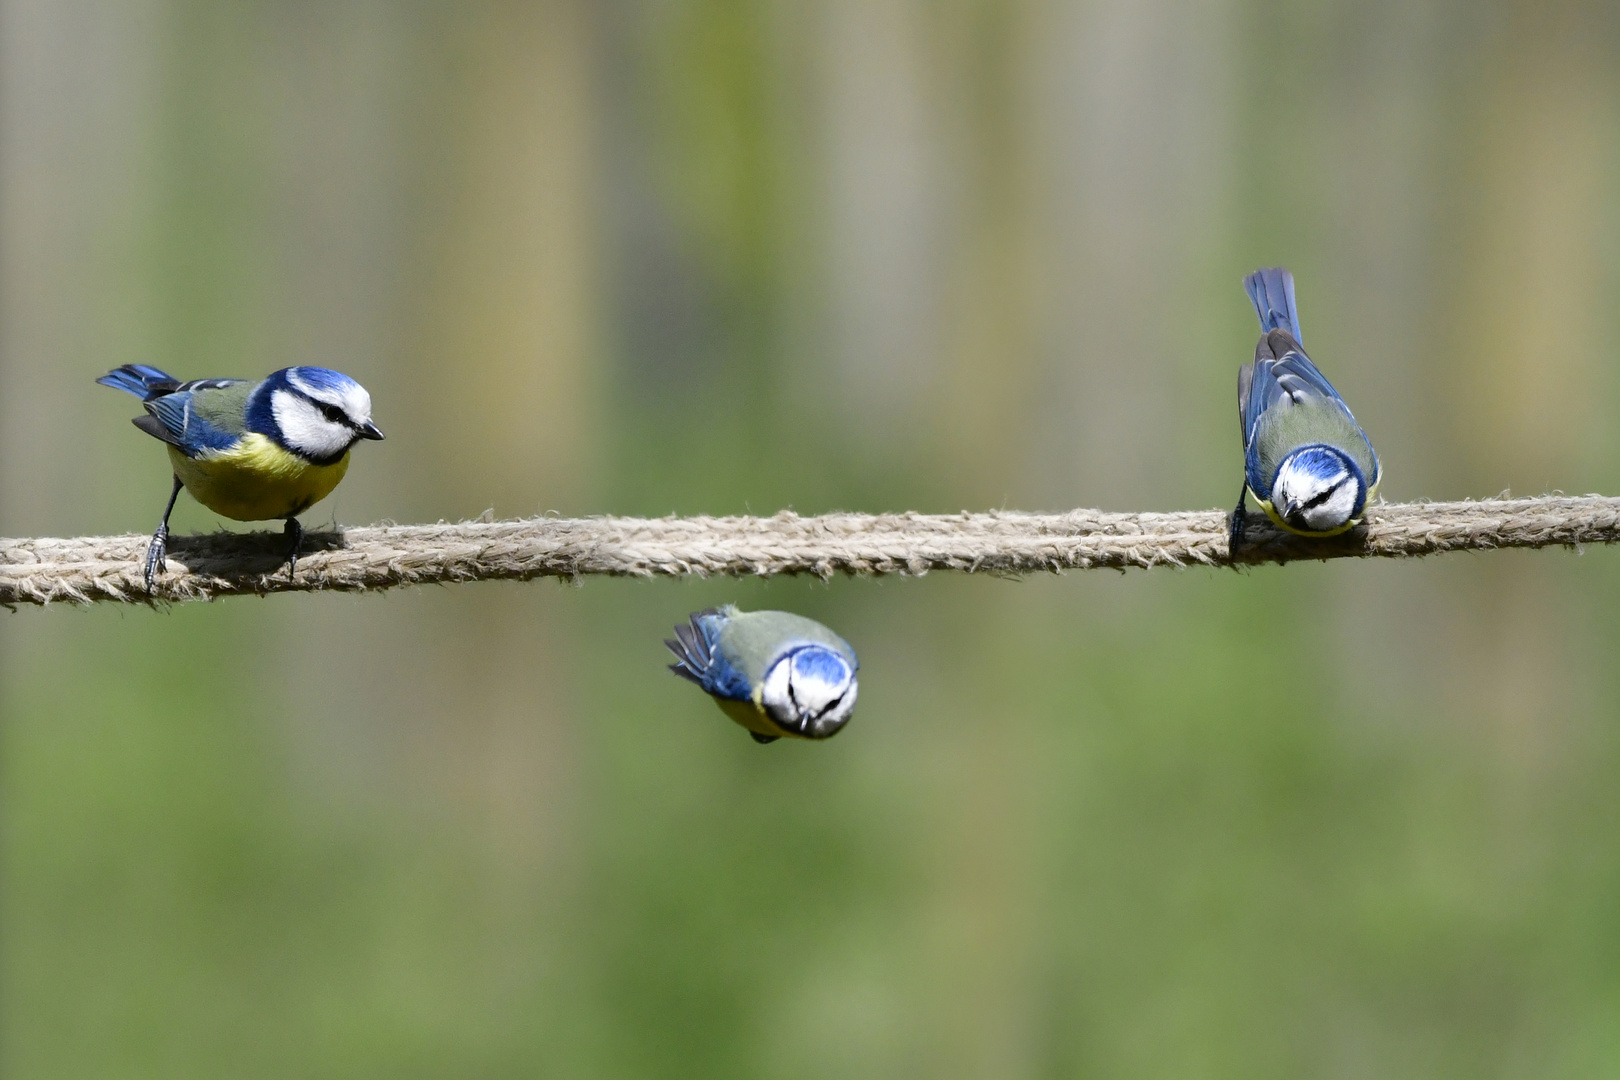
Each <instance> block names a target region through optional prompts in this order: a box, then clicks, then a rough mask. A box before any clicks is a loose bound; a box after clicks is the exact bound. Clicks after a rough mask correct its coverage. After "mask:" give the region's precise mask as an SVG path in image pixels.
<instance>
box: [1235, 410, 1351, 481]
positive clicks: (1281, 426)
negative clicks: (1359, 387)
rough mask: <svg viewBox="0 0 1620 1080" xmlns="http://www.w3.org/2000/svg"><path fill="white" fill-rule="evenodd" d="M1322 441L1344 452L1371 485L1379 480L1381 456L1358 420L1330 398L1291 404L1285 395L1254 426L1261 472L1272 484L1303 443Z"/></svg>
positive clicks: (1255, 448) (1256, 452)
mask: <svg viewBox="0 0 1620 1080" xmlns="http://www.w3.org/2000/svg"><path fill="white" fill-rule="evenodd" d="M1312 443H1321V444H1323V445H1325V446H1331V447H1333V448H1334V449H1335V450H1339V451H1341V452H1343V453H1344V455H1345V456H1346V457H1348V458H1349V459H1350V460H1351V461H1354V462H1355V463H1356V467H1357V468H1359V469H1360V470H1361V474H1362V475H1363V476H1365V477H1366V478H1367V485H1368V486H1369V487H1372V486H1375V485H1376V484H1377V483H1378V459H1377V458H1376V457H1375V456H1374V455H1373V452H1372V448H1371V447H1369V446H1368V445H1367V438H1366V436H1364V435H1363V434H1362V433H1361V428H1360V427H1358V426H1357V425H1356V422H1355V421H1354V420H1352V419H1351V418H1350V417H1349V416H1348V415H1346V413H1345V411H1344V409H1343V408H1341V407H1340V406H1339V404H1338V403H1337V402H1335V401H1333V400H1331V399H1329V398H1322V397H1307V398H1303V399H1301V400H1299V401H1296V402H1293V403H1292V404H1290V403H1288V400H1287V399H1286V398H1284V399H1283V401H1282V402H1281V403H1279V404H1277V405H1274V406H1272V407H1271V408H1269V409H1267V410H1266V411H1265V413H1264V414H1263V415H1261V417H1260V419H1259V422H1258V423H1257V424H1256V425H1255V432H1254V451H1255V454H1256V456H1257V457H1258V459H1259V463H1260V475H1261V476H1262V477H1263V478H1264V479H1265V482H1266V483H1267V484H1269V483H1270V482H1271V480H1272V478H1273V477H1275V476H1276V475H1277V469H1278V467H1279V466H1281V465H1282V461H1283V458H1285V457H1287V456H1288V454H1289V453H1290V452H1291V451H1293V450H1296V449H1298V448H1299V447H1301V446H1308V445H1310V444H1312Z"/></svg>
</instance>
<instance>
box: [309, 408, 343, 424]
mask: <svg viewBox="0 0 1620 1080" xmlns="http://www.w3.org/2000/svg"><path fill="white" fill-rule="evenodd" d="M315 407H316V408H317V409H320V410H321V415H322V416H324V417H326V418H327V419H328V420H330V421H332V423H334V424H347V423H348V422H349V418H348V417H347V416H345V415H344V414H343V410H342V409H340V408H338V407H337V406H336V405H323V404H319V403H317V404H316V406H315Z"/></svg>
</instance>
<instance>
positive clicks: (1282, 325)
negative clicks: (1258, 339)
mask: <svg viewBox="0 0 1620 1080" xmlns="http://www.w3.org/2000/svg"><path fill="white" fill-rule="evenodd" d="M1243 288H1244V290H1245V291H1246V292H1248V294H1249V301H1250V302H1251V303H1252V304H1254V313H1255V314H1256V315H1258V316H1260V332H1261V333H1262V334H1269V333H1271V331H1273V330H1278V329H1282V330H1287V331H1288V332H1289V333H1290V334H1293V335H1294V340H1295V341H1297V342H1299V343H1300V344H1301V345H1303V344H1305V339H1304V337H1302V336H1301V335H1300V332H1299V309H1298V308H1296V307H1295V306H1294V275H1293V274H1290V273H1289V272H1288V271H1287V270H1284V269H1283V268H1282V267H1280V266H1272V267H1267V268H1266V269H1264V270H1256V271H1255V272H1254V273H1252V274H1250V275H1249V276H1248V277H1246V278H1244V279H1243Z"/></svg>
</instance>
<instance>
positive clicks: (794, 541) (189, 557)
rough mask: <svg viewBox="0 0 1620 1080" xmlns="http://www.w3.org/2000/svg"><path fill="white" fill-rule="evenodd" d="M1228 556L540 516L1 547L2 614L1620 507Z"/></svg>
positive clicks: (787, 519)
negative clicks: (149, 551)
mask: <svg viewBox="0 0 1620 1080" xmlns="http://www.w3.org/2000/svg"><path fill="white" fill-rule="evenodd" d="M1247 522H1248V524H1247V533H1246V542H1245V544H1244V545H1243V546H1242V548H1241V550H1240V551H1239V552H1238V553H1237V558H1235V559H1234V558H1232V557H1231V555H1230V554H1229V553H1228V551H1227V516H1226V514H1225V513H1224V512H1222V511H1219V510H1195V511H1185V512H1179V513H1170V514H1110V513H1103V512H1101V511H1097V510H1072V511H1070V512H1068V513H1066V514H1028V513H1021V512H1016V511H991V512H989V513H966V512H963V513H960V514H916V513H904V514H826V515H823V516H820V517H800V516H798V515H797V514H794V513H792V512H790V511H783V512H782V513H779V514H777V515H776V516H774V517H768V518H757V517H691V518H681V517H667V518H651V519H649V518H626V517H591V518H530V519H524V520H519V521H494V522H486V521H465V522H460V523H457V524H444V523H441V524H438V525H382V526H369V527H366V528H354V529H344V528H339V529H336V530H332V531H327V532H310V533H307V534H306V535H305V540H304V548H303V553H302V554H301V555H300V556H299V559H298V566H297V572H296V574H295V575H293V576H292V577H291V578H290V579H289V577H288V575H287V572H286V567H285V561H284V558H283V553H284V547H283V544H284V541H283V539H282V537H281V534H280V533H279V532H278V533H227V532H218V533H210V534H202V535H196V536H176V537H173V538H171V539H170V541H169V563H168V572H167V573H165V574H163V575H162V576H161V577H160V578H159V580H158V583H157V587H156V588H155V589H154V590H153V591H152V592H150V593H148V592H147V590H146V588H145V587H144V586H143V584H142V582H141V573H140V559H141V557H142V554H143V553H144V552H145V550H146V544H147V540H148V537H146V536H144V535H133V534H131V535H125V536H92V537H79V538H76V539H52V538H38V539H21V540H4V539H0V603H3V604H6V605H16V604H22V603H28V604H47V603H50V602H52V601H68V602H73V603H90V602H93V601H97V600H119V601H125V602H137V603H152V602H162V601H179V600H206V599H212V598H213V597H217V596H230V595H234V594H238V593H256V594H263V593H271V592H307V591H315V590H322V589H338V590H344V591H351V592H354V591H361V590H368V589H388V588H393V587H394V586H397V585H421V584H428V583H440V584H443V583H448V582H456V581H485V580H491V579H506V580H517V581H526V580H528V579H530V578H536V577H560V578H578V577H582V576H584V575H586V574H611V575H617V576H621V577H655V576H659V575H665V576H669V577H683V576H687V575H696V576H698V577H709V576H713V575H732V576H742V575H755V576H759V577H771V576H773V575H777V574H814V575H816V576H818V577H820V578H823V579H827V578H831V577H833V576H834V575H836V574H840V573H842V574H851V575H866V574H909V575H914V576H915V575H922V574H926V573H928V572H929V571H931V570H960V571H963V572H966V573H991V574H1004V575H1016V574H1028V573H1035V572H1052V573H1061V572H1062V571H1065V570H1092V569H1101V568H1106V569H1113V570H1125V569H1128V568H1131V567H1142V568H1149V567H1154V566H1188V565H1203V566H1233V565H1256V564H1261V563H1286V562H1291V561H1294V560H1296V559H1331V558H1344V557H1352V556H1354V557H1370V556H1378V557H1384V558H1407V557H1412V556H1417V555H1434V554H1438V553H1440V552H1444V551H1462V550H1482V549H1488V548H1504V547H1528V548H1539V547H1547V546H1549V545H1555V544H1556V545H1562V546H1574V545H1580V544H1598V543H1603V544H1607V543H1613V542H1615V541H1616V540H1620V498H1607V497H1603V496H1597V495H1587V496H1582V497H1578V498H1571V497H1565V496H1543V497H1541V498H1535V499H1485V500H1482V501H1479V502H1453V503H1398V504H1385V505H1379V506H1375V507H1373V508H1372V509H1371V510H1370V511H1369V512H1368V514H1367V517H1366V521H1365V522H1364V523H1363V524H1362V525H1361V526H1359V527H1357V528H1356V529H1355V530H1353V531H1352V532H1350V533H1347V534H1345V535H1344V536H1342V537H1335V538H1332V539H1328V540H1311V539H1306V538H1303V537H1298V536H1293V535H1292V534H1289V533H1285V532H1283V531H1281V530H1279V529H1277V528H1275V527H1274V526H1273V525H1272V524H1271V523H1270V522H1269V521H1267V520H1266V519H1264V518H1263V517H1260V516H1259V515H1256V514H1252V513H1251V514H1250V515H1249V516H1248V519H1247Z"/></svg>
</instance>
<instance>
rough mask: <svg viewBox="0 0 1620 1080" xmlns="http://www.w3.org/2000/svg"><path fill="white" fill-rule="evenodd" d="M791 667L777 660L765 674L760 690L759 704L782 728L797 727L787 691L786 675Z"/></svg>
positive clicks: (790, 697) (795, 713) (791, 699)
mask: <svg viewBox="0 0 1620 1080" xmlns="http://www.w3.org/2000/svg"><path fill="white" fill-rule="evenodd" d="M791 667H792V664H790V663H789V662H788V661H787V660H779V661H777V663H776V664H774V665H773V666H772V667H771V670H769V671H767V672H766V673H765V684H764V686H763V687H761V689H760V695H759V700H760V704H762V705H764V706H765V711H766V712H767V713H769V714H770V717H771V719H772V720H775V721H776V722H777V723H779V724H781V725H783V726H784V727H797V726H798V720H799V718H798V715H797V712H798V710H796V709H795V708H794V707H793V698H792V696H791V694H790V693H789V691H788V673H789V669H790V668H791Z"/></svg>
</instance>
